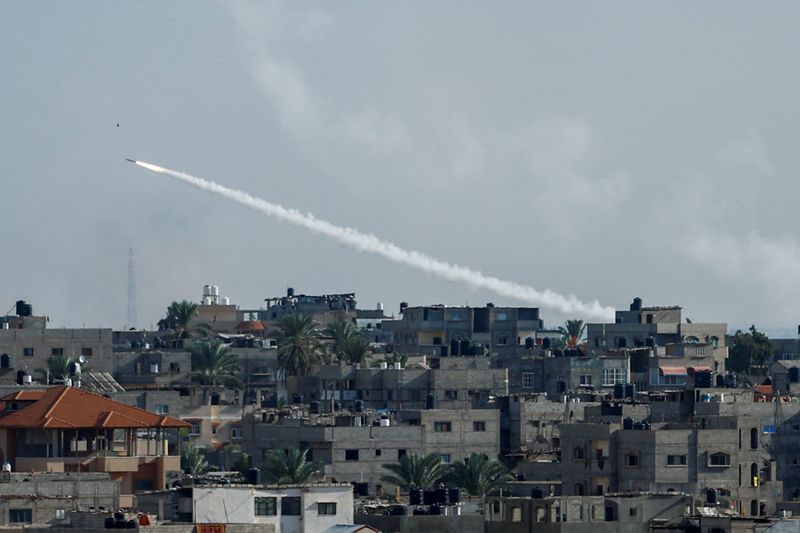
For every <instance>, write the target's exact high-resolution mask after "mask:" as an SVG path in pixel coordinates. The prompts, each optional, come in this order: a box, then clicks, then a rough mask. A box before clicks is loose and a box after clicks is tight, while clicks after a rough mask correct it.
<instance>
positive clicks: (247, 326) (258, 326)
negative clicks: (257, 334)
mask: <svg viewBox="0 0 800 533" xmlns="http://www.w3.org/2000/svg"><path fill="white" fill-rule="evenodd" d="M264 329H265V328H264V324H262V323H261V322H260V321H258V320H245V321H244V322H239V324H238V325H237V326H236V331H263V330H264Z"/></svg>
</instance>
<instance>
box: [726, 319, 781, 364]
mask: <svg viewBox="0 0 800 533" xmlns="http://www.w3.org/2000/svg"><path fill="white" fill-rule="evenodd" d="M774 351H775V348H774V347H773V346H772V343H771V342H770V340H769V337H767V336H766V335H765V334H764V333H762V332H760V331H758V330H757V329H756V327H755V325H752V326H750V329H749V330H748V331H747V332H743V331H742V330H737V331H736V333H735V334H734V335H733V343H732V346H731V351H730V354H729V355H728V361H727V364H726V367H727V369H728V370H733V371H735V372H743V373H746V374H749V373H750V367H752V366H764V365H765V364H767V363H768V362H769V361H770V360H771V359H772V356H773V354H774Z"/></svg>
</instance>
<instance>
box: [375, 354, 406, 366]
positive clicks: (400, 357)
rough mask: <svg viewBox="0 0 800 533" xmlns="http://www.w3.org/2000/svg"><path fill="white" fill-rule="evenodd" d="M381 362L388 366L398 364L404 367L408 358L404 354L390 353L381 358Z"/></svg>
mask: <svg viewBox="0 0 800 533" xmlns="http://www.w3.org/2000/svg"><path fill="white" fill-rule="evenodd" d="M383 361H384V362H385V363H387V364H388V365H389V366H392V365H393V364H395V363H400V366H402V367H405V366H406V364H407V363H408V356H407V355H405V354H399V353H390V354H386V355H385V356H383ZM373 364H374V363H373Z"/></svg>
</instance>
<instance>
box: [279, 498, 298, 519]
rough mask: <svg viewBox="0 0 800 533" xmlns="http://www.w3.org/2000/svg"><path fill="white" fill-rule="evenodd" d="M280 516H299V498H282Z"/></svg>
mask: <svg viewBox="0 0 800 533" xmlns="http://www.w3.org/2000/svg"><path fill="white" fill-rule="evenodd" d="M281 514H282V515H285V516H300V496H284V497H283V498H281Z"/></svg>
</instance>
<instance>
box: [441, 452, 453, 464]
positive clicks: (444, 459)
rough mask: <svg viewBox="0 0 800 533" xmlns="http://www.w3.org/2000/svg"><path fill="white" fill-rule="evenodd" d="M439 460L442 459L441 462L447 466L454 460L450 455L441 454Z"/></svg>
mask: <svg viewBox="0 0 800 533" xmlns="http://www.w3.org/2000/svg"><path fill="white" fill-rule="evenodd" d="M439 459H441V461H442V462H443V463H444V464H446V465H449V464H450V463H451V462H452V460H453V458H452V456H451V455H450V454H449V453H440V454H439Z"/></svg>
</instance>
